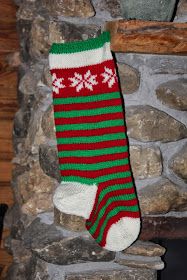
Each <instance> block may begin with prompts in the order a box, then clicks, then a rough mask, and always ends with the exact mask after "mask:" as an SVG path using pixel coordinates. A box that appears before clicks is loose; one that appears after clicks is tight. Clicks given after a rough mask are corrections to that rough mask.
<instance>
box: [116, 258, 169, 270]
mask: <svg viewBox="0 0 187 280" xmlns="http://www.w3.org/2000/svg"><path fill="white" fill-rule="evenodd" d="M115 262H117V263H119V264H121V265H126V266H129V267H134V268H146V269H153V270H161V269H163V268H164V263H163V261H162V260H161V258H160V257H142V256H134V255H121V257H117V258H116V260H115Z"/></svg>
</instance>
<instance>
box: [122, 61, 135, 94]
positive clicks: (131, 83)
mask: <svg viewBox="0 0 187 280" xmlns="http://www.w3.org/2000/svg"><path fill="white" fill-rule="evenodd" d="M118 71H119V78H120V85H121V90H122V93H123V94H129V93H133V92H135V91H137V90H138V88H139V85H140V75H139V73H138V71H137V70H136V69H134V68H133V67H131V66H129V65H127V64H119V63H118Z"/></svg>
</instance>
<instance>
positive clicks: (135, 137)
mask: <svg viewBox="0 0 187 280" xmlns="http://www.w3.org/2000/svg"><path fill="white" fill-rule="evenodd" d="M15 2H16V3H17V5H18V6H19V9H18V12H17V28H18V33H19V36H20V52H21V59H22V63H21V65H20V67H19V85H18V102H19V110H18V112H17V113H16V115H15V121H14V130H13V145H14V151H15V157H14V159H13V162H14V165H15V168H14V171H13V178H12V188H13V191H14V197H15V204H14V206H13V207H12V208H11V209H9V211H8V213H7V215H6V219H5V223H6V226H9V227H10V229H11V235H10V236H9V237H8V238H7V239H6V247H7V250H8V251H9V252H10V253H12V254H13V256H14V263H13V265H12V266H11V268H10V269H9V272H8V275H7V279H14V280H16V279H19V280H22V279H24V280H25V279H28V280H33V279H42V280H52V279H53V280H59V279H65V280H78V279H85V280H87V279H88V280H97V279H103V280H118V279H119V280H120V279H127V280H131V279H137V280H143V279H146V280H147V279H150V280H151V279H156V270H159V269H163V267H164V265H163V262H162V261H161V259H160V256H162V255H163V254H164V252H165V249H164V248H162V247H161V246H159V245H157V244H154V243H152V242H148V241H145V240H146V235H144V230H143V231H142V233H141V235H140V240H138V241H137V242H135V243H134V244H133V245H132V246H131V247H130V248H128V249H126V250H125V251H124V252H120V253H116V254H115V253H113V252H109V251H107V250H104V249H101V248H100V247H99V246H98V245H97V244H96V243H95V242H94V241H93V239H92V238H91V237H90V236H89V234H88V233H87V232H86V231H85V228H84V222H83V220H82V219H81V218H79V217H76V216H70V215H66V214H63V213H60V212H59V211H58V210H57V209H54V207H53V204H52V195H53V193H54V190H55V188H56V187H57V185H58V184H59V181H60V175H59V171H58V158H57V149H56V140H55V130H54V122H53V109H52V95H51V77H50V74H49V66H48V52H49V48H50V45H51V44H52V43H53V42H68V41H73V40H85V39H87V38H91V37H95V36H97V35H98V34H100V33H101V30H102V29H103V27H104V23H105V22H106V21H108V20H114V19H118V18H121V11H120V4H119V1H118V0H113V1H110V0H103V1H99V0H93V1H92V2H90V1H89V0H77V1H68V0H60V1H57V0H53V1H48V0H38V1H35V0H23V1H19V0H17V1H15ZM186 12H187V5H186V1H183V0H182V1H180V2H179V4H178V10H177V15H176V17H175V20H176V21H181V22H182V21H185V20H186V14H187V13H186ZM115 57H116V60H117V63H118V70H119V75H120V82H121V88H122V92H123V94H124V102H125V108H126V124H127V131H128V136H129V143H130V160H131V165H132V170H133V175H134V178H135V183H136V187H137V193H138V198H139V202H140V207H141V213H142V218H143V220H144V219H145V220H146V219H149V218H151V219H153V221H154V217H157V218H159V219H160V218H162V217H170V216H171V217H183V218H187V187H186V181H187V145H186V137H187V128H186V124H187V118H186V109H187V94H186V93H187V92H186V91H187V76H186V74H187V58H186V57H182V56H171V55H168V56H166V55H164V56H159V55H139V54H124V53H118V54H116V55H115ZM156 229H157V227H156V224H154V229H153V228H152V227H151V226H150V227H147V228H146V231H149V232H154V235H153V236H154V237H157V235H158V234H157V231H156ZM166 231H168V229H166ZM141 236H142V238H141ZM141 239H144V241H142V240H141Z"/></svg>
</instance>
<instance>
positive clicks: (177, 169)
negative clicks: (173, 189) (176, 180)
mask: <svg viewBox="0 0 187 280" xmlns="http://www.w3.org/2000/svg"><path fill="white" fill-rule="evenodd" d="M169 166H170V168H171V170H172V171H173V172H174V173H175V174H177V176H179V177H180V178H182V179H183V180H185V182H187V145H185V146H183V148H182V149H181V150H180V151H179V152H178V153H176V154H175V155H174V156H173V157H172V158H171V160H170V163H169Z"/></svg>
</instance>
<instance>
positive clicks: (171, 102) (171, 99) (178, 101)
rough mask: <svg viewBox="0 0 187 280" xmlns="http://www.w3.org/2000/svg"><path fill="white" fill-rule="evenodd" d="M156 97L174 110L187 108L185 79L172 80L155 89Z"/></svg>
mask: <svg viewBox="0 0 187 280" xmlns="http://www.w3.org/2000/svg"><path fill="white" fill-rule="evenodd" d="M156 95H157V98H158V99H159V100H160V101H161V102H162V103H164V104H165V105H167V106H169V107H170V108H173V109H176V110H187V79H178V80H172V81H169V82H166V83H163V84H161V85H160V86H159V87H158V88H157V89H156Z"/></svg>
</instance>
